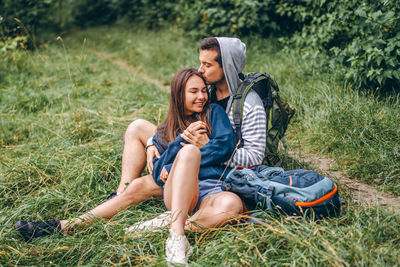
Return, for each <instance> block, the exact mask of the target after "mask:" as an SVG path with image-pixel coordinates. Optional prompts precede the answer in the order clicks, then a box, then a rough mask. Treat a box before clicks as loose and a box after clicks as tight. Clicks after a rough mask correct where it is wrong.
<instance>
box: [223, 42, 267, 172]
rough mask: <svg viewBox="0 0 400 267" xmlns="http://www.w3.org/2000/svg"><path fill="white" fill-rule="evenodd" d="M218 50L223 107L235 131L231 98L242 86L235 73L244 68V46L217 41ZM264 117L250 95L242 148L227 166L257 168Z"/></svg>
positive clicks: (262, 146)
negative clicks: (224, 88) (222, 76)
mask: <svg viewBox="0 0 400 267" xmlns="http://www.w3.org/2000/svg"><path fill="white" fill-rule="evenodd" d="M217 40H218V43H219V46H220V50H221V60H222V67H223V69H224V74H225V79H226V81H227V83H228V87H229V92H230V98H229V101H228V104H227V107H226V113H227V114H228V116H229V120H230V121H231V125H232V127H233V129H235V124H234V122H233V116H232V101H233V95H234V94H235V92H236V89H237V88H238V86H239V84H240V83H241V82H242V81H241V80H240V78H239V73H241V72H242V70H243V68H244V66H245V65H246V45H245V44H244V43H243V42H242V41H240V40H239V39H237V38H228V37H217ZM266 131H267V129H266V115H265V110H264V106H263V104H262V101H261V99H260V97H259V96H258V95H257V93H255V92H250V93H249V94H248V95H247V97H246V99H245V103H244V108H243V122H242V138H243V140H244V143H243V145H244V146H243V147H242V148H239V149H237V151H236V152H235V155H234V156H233V158H232V161H231V162H230V164H229V166H230V167H232V168H234V167H236V166H244V167H249V166H253V165H257V164H261V163H262V160H263V158H264V152H265V145H266Z"/></svg>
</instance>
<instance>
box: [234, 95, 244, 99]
mask: <svg viewBox="0 0 400 267" xmlns="http://www.w3.org/2000/svg"><path fill="white" fill-rule="evenodd" d="M232 97H233V99H241V98H242V94H234V95H233V96H232Z"/></svg>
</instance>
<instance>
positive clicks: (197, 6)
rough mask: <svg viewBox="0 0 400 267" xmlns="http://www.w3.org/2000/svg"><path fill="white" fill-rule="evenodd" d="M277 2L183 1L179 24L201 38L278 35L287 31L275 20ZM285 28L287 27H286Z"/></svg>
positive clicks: (180, 5) (236, 0)
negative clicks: (283, 30)
mask: <svg viewBox="0 0 400 267" xmlns="http://www.w3.org/2000/svg"><path fill="white" fill-rule="evenodd" d="M274 3H275V2H274V1H259V0H247V1H238V0H218V1H215V0H205V1H199V0H194V1H189V2H188V1H183V0H181V1H180V4H179V5H178V6H177V7H176V9H177V13H178V17H177V24H178V25H179V26H180V27H182V28H183V29H185V30H187V31H189V32H190V33H191V34H192V35H194V36H196V37H198V36H201V37H205V36H221V35H229V36H232V35H235V36H246V35H249V34H250V33H251V34H252V35H254V34H258V35H262V36H269V35H271V34H272V33H273V34H278V33H279V32H282V29H284V28H286V29H289V28H288V27H287V25H286V24H284V23H282V24H281V25H279V24H278V23H279V21H278V20H277V17H276V12H275V10H274V9H275V8H274V6H275V4H274ZM285 26H286V27H285Z"/></svg>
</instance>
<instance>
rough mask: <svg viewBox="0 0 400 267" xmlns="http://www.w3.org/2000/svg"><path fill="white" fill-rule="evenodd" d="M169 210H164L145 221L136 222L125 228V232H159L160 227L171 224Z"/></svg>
mask: <svg viewBox="0 0 400 267" xmlns="http://www.w3.org/2000/svg"><path fill="white" fill-rule="evenodd" d="M171 220H172V217H171V212H170V211H166V212H164V213H162V214H160V215H159V216H157V217H155V218H154V219H151V220H148V221H145V222H137V223H135V224H134V225H132V226H131V227H129V228H127V229H126V232H144V231H149V232H161V228H163V227H165V226H168V225H169V224H171Z"/></svg>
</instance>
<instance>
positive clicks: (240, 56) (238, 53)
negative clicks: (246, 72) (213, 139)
mask: <svg viewBox="0 0 400 267" xmlns="http://www.w3.org/2000/svg"><path fill="white" fill-rule="evenodd" d="M216 38H217V40H218V43H219V47H220V50H221V60H222V67H223V69H224V74H225V79H226V82H227V83H228V87H229V92H230V94H231V97H230V99H229V102H228V105H227V110H226V111H227V112H228V111H229V109H230V106H231V104H232V95H233V94H234V93H235V91H236V89H237V88H238V86H239V84H240V83H241V82H242V81H241V80H240V78H239V73H241V72H242V70H243V68H244V66H245V65H246V45H245V44H244V43H243V42H242V41H240V40H239V39H238V38H230V37H216Z"/></svg>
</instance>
